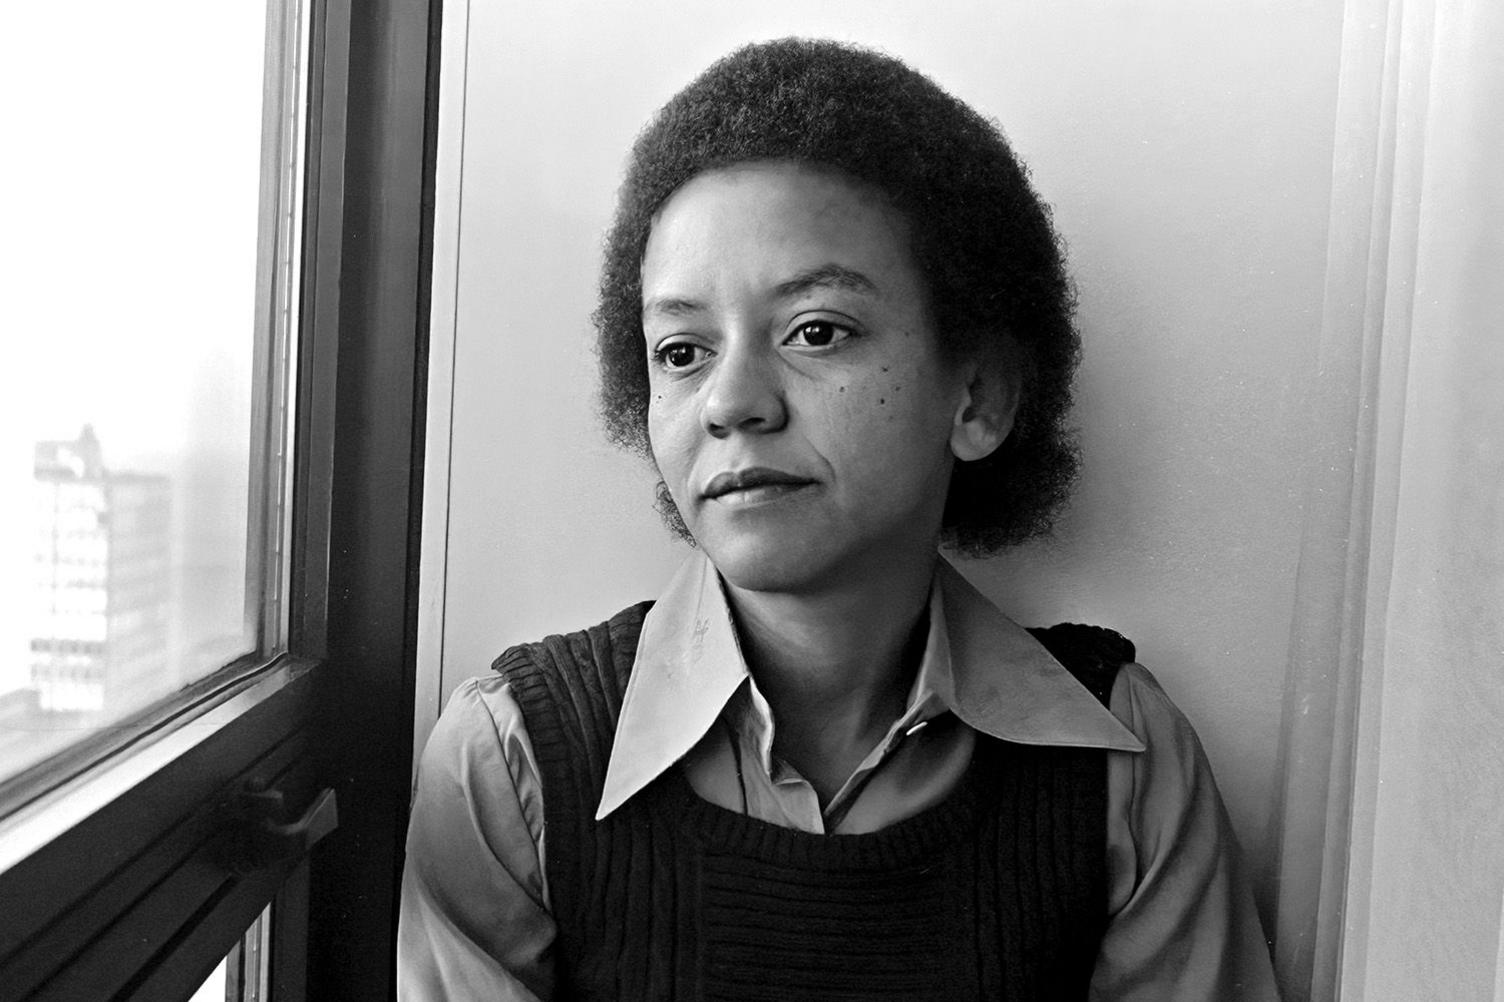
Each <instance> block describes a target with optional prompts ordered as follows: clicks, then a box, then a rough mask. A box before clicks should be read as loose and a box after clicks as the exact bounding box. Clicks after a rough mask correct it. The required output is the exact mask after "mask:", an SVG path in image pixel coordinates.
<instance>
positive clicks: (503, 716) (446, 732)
mask: <svg viewBox="0 0 1504 1002" xmlns="http://www.w3.org/2000/svg"><path fill="white" fill-rule="evenodd" d="M531 757H532V750H531V742H530V741H529V739H528V734H527V727H526V724H525V722H524V720H523V716H522V710H521V708H520V707H519V706H518V705H517V700H516V697H515V695H514V693H513V691H512V686H511V685H510V683H508V682H507V680H506V679H505V678H503V677H501V676H499V675H486V676H480V677H477V678H468V679H465V680H464V681H463V682H461V683H460V684H459V686H458V687H456V688H455V690H454V693H453V695H451V696H450V697H449V702H448V703H447V704H446V705H445V707H444V712H443V713H441V714H440V715H439V719H438V722H437V723H436V724H435V725H434V729H433V733H432V734H430V735H429V738H428V743H427V744H426V745H425V746H424V749H423V757H422V760H421V762H420V765H419V785H420V787H421V786H424V785H432V784H436V783H437V784H441V785H444V786H450V787H455V786H458V787H460V788H462V789H465V790H467V791H468V790H470V789H472V788H474V787H476V786H477V785H479V786H481V787H484V786H485V785H487V784H485V783H477V780H478V779H479V778H480V777H482V776H486V775H494V774H495V770H496V769H497V768H504V769H505V770H506V771H507V772H511V773H515V772H516V765H517V763H518V762H521V761H525V760H528V759H530V758H531Z"/></svg>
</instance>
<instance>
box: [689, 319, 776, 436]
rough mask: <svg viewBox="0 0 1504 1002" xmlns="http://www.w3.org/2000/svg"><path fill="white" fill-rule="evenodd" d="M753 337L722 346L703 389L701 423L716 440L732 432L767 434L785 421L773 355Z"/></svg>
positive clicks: (737, 339)
mask: <svg viewBox="0 0 1504 1002" xmlns="http://www.w3.org/2000/svg"><path fill="white" fill-rule="evenodd" d="M757 342H758V339H757V338H756V337H755V336H754V337H743V338H737V337H732V338H729V339H728V340H727V341H726V342H725V343H723V344H722V346H721V352H720V355H719V357H718V358H717V359H716V363H715V368H714V369H713V371H712V372H711V374H710V379H709V380H708V381H707V382H706V385H705V388H704V397H703V403H702V409H701V422H702V424H703V425H704V427H705V430H706V431H707V432H709V433H710V434H711V435H713V436H715V437H717V438H724V437H726V436H727V435H730V434H731V433H732V432H734V431H740V432H753V433H767V432H770V431H777V430H778V429H780V428H782V427H783V426H784V425H785V424H786V423H787V422H788V404H787V401H786V400H785V399H784V392H783V385H782V380H781V376H780V374H779V371H778V362H777V359H776V358H774V357H773V353H772V352H771V351H769V350H767V349H766V348H765V347H764V346H762V345H761V344H759V343H757Z"/></svg>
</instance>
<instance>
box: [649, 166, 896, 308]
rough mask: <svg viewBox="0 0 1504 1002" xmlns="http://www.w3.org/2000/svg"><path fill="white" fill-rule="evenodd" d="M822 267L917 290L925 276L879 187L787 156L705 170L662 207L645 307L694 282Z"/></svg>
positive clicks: (766, 284)
mask: <svg viewBox="0 0 1504 1002" xmlns="http://www.w3.org/2000/svg"><path fill="white" fill-rule="evenodd" d="M812 270H823V271H824V272H826V273H827V275H829V276H837V281H838V282H839V276H842V275H845V276H847V277H848V278H851V277H852V276H856V277H855V278H853V279H852V280H851V281H849V282H847V283H846V284H848V285H850V286H853V287H855V286H858V285H861V284H863V283H862V279H865V280H866V284H869V285H870V286H871V288H870V289H868V290H867V291H871V292H875V293H878V294H880V295H884V296H889V295H903V296H912V295H913V294H915V292H916V291H917V285H918V276H917V272H916V268H915V265H914V261H913V256H912V253H911V251H910V245H909V230H908V226H907V224H906V221H905V219H904V217H903V215H902V214H901V213H900V212H899V211H898V210H897V209H895V208H894V207H893V206H892V205H891V204H890V203H889V202H888V200H887V198H886V196H885V195H884V194H883V193H882V192H881V191H880V190H878V189H877V188H875V187H873V186H871V185H867V184H864V183H862V182H860V181H857V180H855V179H853V178H851V177H849V176H847V175H844V174H840V173H837V172H835V171H830V170H822V169H818V168H813V167H809V166H806V165H799V164H792V163H785V162H760V163H752V164H741V165H737V166H734V167H729V168H721V169H717V170H713V171H706V172H704V173H701V174H699V175H696V176H695V177H694V178H692V179H691V180H690V181H688V182H687V183H685V184H684V185H683V186H682V187H680V188H679V190H678V191H676V192H675V193H674V194H673V195H672V196H671V197H670V198H669V199H668V200H667V201H666V202H665V203H664V204H663V205H662V206H661V207H660V208H659V210H658V212H657V213H656V214H655V216H654V218H653V224H652V228H651V230H650V231H649V235H648V242H647V246H646V249H645V252H644V255H643V262H642V283H643V303H644V306H645V307H647V306H651V305H652V304H654V303H655V302H656V301H659V300H662V299H664V298H665V297H668V298H673V297H675V296H678V295H681V294H685V293H688V292H691V291H694V290H700V291H706V290H710V289H720V290H722V291H725V292H727V293H730V292H747V291H752V290H755V289H763V290H773V289H776V288H778V287H780V286H783V285H786V284H787V283H788V282H789V281H790V280H791V278H793V277H794V276H797V275H800V274H805V273H808V272H810V271H812Z"/></svg>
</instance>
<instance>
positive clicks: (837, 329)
mask: <svg viewBox="0 0 1504 1002" xmlns="http://www.w3.org/2000/svg"><path fill="white" fill-rule="evenodd" d="M853 336H854V332H853V331H852V330H851V328H850V327H842V326H841V325H840V324H837V323H832V322H831V321H829V320H808V321H805V322H804V323H802V324H800V325H799V326H798V327H795V328H794V332H793V333H792V334H790V335H789V336H788V338H787V339H786V340H785V341H784V342H783V343H784V344H786V345H790V346H792V347H794V348H829V347H831V346H832V345H836V344H840V343H841V342H842V341H845V340H846V339H847V338H850V337H853Z"/></svg>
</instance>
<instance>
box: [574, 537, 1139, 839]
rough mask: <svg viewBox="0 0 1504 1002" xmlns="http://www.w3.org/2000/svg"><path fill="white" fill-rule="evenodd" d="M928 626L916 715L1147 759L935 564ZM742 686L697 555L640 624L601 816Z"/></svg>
mask: <svg viewBox="0 0 1504 1002" xmlns="http://www.w3.org/2000/svg"><path fill="white" fill-rule="evenodd" d="M929 615H930V636H929V642H928V643H927V644H926V645H925V652H924V661H923V663H922V664H921V665H920V669H919V674H918V677H917V679H916V684H915V686H914V689H913V691H912V693H911V707H910V709H911V710H913V709H914V708H915V706H914V704H917V703H919V702H921V701H925V702H933V703H937V704H938V706H939V707H940V708H942V709H944V710H949V711H950V712H952V713H954V714H955V715H956V716H957V717H959V718H960V719H961V720H962V721H963V722H964V723H966V724H967V725H968V726H969V727H971V728H973V729H974V730H977V731H981V732H982V733H984V734H990V735H992V736H993V737H996V738H1001V739H1003V740H1005V741H1013V742H1017V743H1019V744H1029V745H1064V746H1071V747H1078V748H1107V749H1113V750H1117V751H1131V752H1137V751H1143V749H1144V746H1143V744H1142V743H1141V742H1140V741H1139V740H1138V738H1136V737H1134V735H1133V732H1132V731H1130V730H1128V728H1127V727H1125V726H1123V724H1122V723H1121V722H1120V721H1119V720H1118V718H1117V717H1115V716H1113V715H1112V713H1111V712H1110V711H1109V710H1107V709H1106V708H1105V707H1104V706H1103V705H1102V704H1101V703H1099V702H1098V701H1097V699H1096V697H1095V696H1093V695H1092V694H1091V693H1090V692H1088V691H1087V690H1086V689H1085V688H1084V687H1083V686H1082V685H1080V684H1079V683H1078V682H1077V681H1076V680H1075V679H1074V678H1073V677H1072V676H1071V674H1070V672H1068V671H1066V669H1065V668H1064V667H1062V666H1061V664H1060V663H1059V662H1058V661H1056V660H1055V659H1054V658H1053V657H1051V656H1050V653H1049V652H1048V651H1047V650H1045V649H1044V647H1043V646H1042V645H1041V644H1040V643H1039V642H1038V641H1037V640H1035V639H1034V637H1033V636H1032V635H1030V633H1029V632H1028V631H1027V630H1025V629H1024V628H1023V627H1021V626H1019V625H1018V624H1017V623H1015V622H1013V620H1011V619H1009V618H1008V617H1007V616H1005V615H1003V614H1002V613H1001V612H999V611H998V609H997V608H996V607H995V606H994V605H993V604H992V603H991V602H989V601H988V600H987V599H986V598H985V597H983V595H982V594H981V593H980V592H978V591H977V590H976V589H975V588H973V587H972V586H971V584H970V583H969V582H968V581H967V580H966V579H965V578H964V577H962V576H961V574H960V572H959V571H957V570H956V569H955V568H954V567H952V566H951V565H950V564H949V563H948V562H947V561H945V560H943V559H939V558H937V559H936V570H935V580H934V584H933V585H932V586H931V588H930V613H929ZM747 677H748V671H747V664H746V661H745V660H744V659H743V658H742V653H741V647H740V645H739V644H738V642H737V637H736V628H735V626H734V625H733V623H732V619H731V610H730V607H729V606H728V605H727V603H726V596H725V593H724V592H723V591H722V589H721V583H720V578H719V576H718V575H717V573H716V570H715V567H714V566H713V565H712V564H711V563H710V561H709V560H708V559H706V557H705V556H704V554H701V553H696V554H693V555H692V556H691V557H690V558H689V559H688V560H686V561H685V562H684V564H683V566H681V567H680V568H679V571H678V573H676V574H675V575H674V578H673V580H672V581H671V582H670V583H669V586H668V589H667V590H666V591H665V592H664V593H663V595H662V596H661V597H660V598H659V599H658V601H657V602H656V603H655V604H654V605H653V608H652V609H651V610H649V611H648V614H647V618H646V619H645V620H644V621H643V624H642V634H641V636H640V637H639V638H638V642H637V660H636V662H635V664H634V665H633V667H632V676H631V678H630V679H629V680H628V682H627V691H626V694H625V696H624V697H623V700H622V707H621V717H620V719H619V721H618V723H617V726H616V739H615V743H614V744H613V745H612V748H611V759H610V761H609V762H608V763H607V766H606V781H605V786H604V788H603V790H602V794H601V802H600V806H599V809H598V810H597V812H596V817H597V818H603V817H605V816H606V815H608V814H610V813H611V812H612V811H614V810H616V808H618V807H620V806H621V805H622V804H623V803H625V802H626V800H627V798H628V797H631V796H632V795H633V794H635V793H637V792H638V791H639V790H641V789H643V788H644V787H646V786H647V785H648V784H649V783H651V782H652V781H653V780H654V779H656V778H658V776H660V775H661V774H662V773H663V772H665V771H666V770H667V769H668V768H669V767H671V766H672V765H673V764H674V763H675V762H677V761H679V759H680V758H682V757H683V756H684V755H685V754H686V753H687V752H689V750H690V749H691V748H693V747H694V746H695V745H696V744H697V743H698V742H699V741H700V739H701V738H703V737H704V736H705V735H706V733H707V732H709V730H710V728H711V727H712V726H714V724H715V722H716V719H717V718H718V717H719V716H720V715H721V713H722V711H723V710H725V708H726V704H727V702H728V701H729V700H730V699H731V697H732V696H733V695H734V694H735V693H736V690H737V688H738V687H739V686H740V685H741V684H742V682H743V680H744V679H746V678H747Z"/></svg>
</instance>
